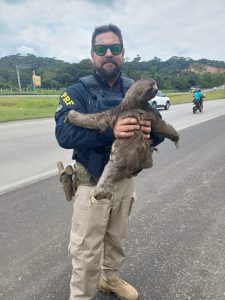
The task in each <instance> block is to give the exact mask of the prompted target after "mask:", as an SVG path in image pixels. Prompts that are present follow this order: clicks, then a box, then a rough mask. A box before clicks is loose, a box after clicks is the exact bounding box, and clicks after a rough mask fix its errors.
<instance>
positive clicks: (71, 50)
mask: <svg viewBox="0 0 225 300" xmlns="http://www.w3.org/2000/svg"><path fill="white" fill-rule="evenodd" d="M0 11H1V12H3V13H1V15H0V26H1V30H0V41H1V48H0V57H2V56H5V55H10V54H16V53H18V50H20V51H23V52H24V53H25V52H26V51H32V52H31V53H33V54H35V55H37V56H44V57H56V58H59V59H62V60H65V61H69V62H78V61H80V60H81V59H84V58H90V40H91V35H92V32H93V30H94V27H95V26H99V25H103V24H108V23H114V24H117V25H118V26H119V27H120V28H121V29H122V33H123V37H124V43H125V50H126V56H127V57H130V58H131V59H132V58H134V57H135V56H136V55H137V54H139V55H140V56H141V58H142V59H143V60H150V59H152V58H153V57H154V56H157V57H159V58H161V59H162V60H166V59H168V58H170V57H171V56H184V57H191V58H194V59H199V58H209V59H215V60H224V53H225V43H224V42H223V39H224V38H223V36H222V29H223V28H224V25H225V23H224V16H223V14H224V11H225V2H224V1H223V0H215V1H211V2H208V3H207V4H206V2H205V1H204V0H198V1H195V0H170V1H168V2H167V1H164V0H157V1H155V0H154V1H153V0H142V1H138V0H114V1H110V2H109V3H108V1H103V0H98V1H97V0H95V1H94V0H64V1H60V0H38V1H35V0H29V1H28V0H23V1H21V0H11V1H6V0H0ZM21 54H23V53H22V52H21Z"/></svg>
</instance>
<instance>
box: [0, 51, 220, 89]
mask: <svg viewBox="0 0 225 300" xmlns="http://www.w3.org/2000/svg"><path fill="white" fill-rule="evenodd" d="M16 66H18V70H19V74H20V81H21V86H22V88H26V89H29V88H30V89H31V88H32V80H31V76H32V71H33V70H34V71H35V73H36V75H40V76H41V79H42V88H44V89H60V88H64V87H68V86H70V85H71V84H73V83H75V82H76V81H77V80H78V79H79V78H80V77H81V76H86V75H88V74H90V72H92V62H91V60H90V59H84V60H82V61H80V62H79V63H68V62H64V61H62V60H58V59H56V58H48V57H36V56H35V55H31V54H28V55H26V56H21V55H20V54H17V55H10V56H5V57H2V58H0V89H8V88H12V89H18V80H17V73H16ZM123 74H124V75H125V76H128V77H131V78H134V79H135V80H136V79H139V78H141V77H149V76H150V77H153V78H154V79H156V80H157V83H158V86H159V88H160V89H164V90H165V89H166V90H168V89H170V90H178V91H185V90H188V89H189V88H190V87H192V86H196V85H198V86H201V87H202V88H210V87H214V86H218V85H221V84H224V83H225V62H224V61H216V60H208V59H199V60H193V59H191V58H184V57H177V56H173V57H171V58H170V59H168V60H166V61H162V60H161V59H160V58H158V57H154V58H153V59H151V60H149V61H142V60H141V57H140V56H139V55H137V57H135V58H134V59H133V60H132V61H129V60H128V59H127V60H126V61H125V66H124V70H123Z"/></svg>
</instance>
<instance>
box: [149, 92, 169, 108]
mask: <svg viewBox="0 0 225 300" xmlns="http://www.w3.org/2000/svg"><path fill="white" fill-rule="evenodd" d="M149 103H150V104H151V105H152V106H153V107H157V108H164V109H166V110H168V109H169V108H170V98H169V97H167V96H166V95H165V94H163V93H162V92H161V91H158V92H157V94H156V96H155V97H154V98H152V99H151V100H150V101H149Z"/></svg>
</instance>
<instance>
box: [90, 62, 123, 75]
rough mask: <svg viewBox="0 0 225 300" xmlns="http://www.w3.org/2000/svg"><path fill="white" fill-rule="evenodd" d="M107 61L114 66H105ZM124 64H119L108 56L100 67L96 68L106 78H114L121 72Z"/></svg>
mask: <svg viewBox="0 0 225 300" xmlns="http://www.w3.org/2000/svg"><path fill="white" fill-rule="evenodd" d="M107 63H111V64H113V65H114V66H115V67H114V68H104V65H105V64H107ZM121 68H122V66H119V65H118V64H117V63H116V62H115V61H113V59H111V58H106V59H105V60H104V61H103V62H102V65H101V67H100V68H96V71H97V72H98V73H99V74H100V75H101V76H103V77H104V78H106V79H112V78H115V77H117V76H118V75H119V74H120V72H121Z"/></svg>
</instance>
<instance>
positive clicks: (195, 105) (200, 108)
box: [192, 100, 203, 114]
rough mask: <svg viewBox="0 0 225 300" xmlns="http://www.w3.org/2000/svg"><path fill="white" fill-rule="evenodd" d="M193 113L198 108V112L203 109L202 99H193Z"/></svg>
mask: <svg viewBox="0 0 225 300" xmlns="http://www.w3.org/2000/svg"><path fill="white" fill-rule="evenodd" d="M192 102H193V108H192V109H193V114H195V113H196V112H197V111H198V110H199V112H202V110H203V101H201V102H200V101H197V100H193V101H192Z"/></svg>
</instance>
